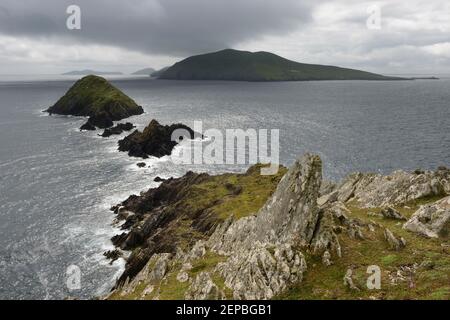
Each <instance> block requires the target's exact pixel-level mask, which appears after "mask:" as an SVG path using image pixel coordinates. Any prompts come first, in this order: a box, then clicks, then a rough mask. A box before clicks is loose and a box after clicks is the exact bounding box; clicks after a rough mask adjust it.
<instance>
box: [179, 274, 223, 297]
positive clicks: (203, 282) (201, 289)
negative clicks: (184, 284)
mask: <svg viewBox="0 0 450 320" xmlns="http://www.w3.org/2000/svg"><path fill="white" fill-rule="evenodd" d="M224 297H225V295H224V293H223V292H221V291H220V290H219V288H218V287H217V285H216V284H215V283H214V282H213V281H212V280H211V277H210V275H209V273H207V272H201V273H200V274H199V275H198V276H197V277H195V279H194V281H193V282H192V284H191V286H190V287H189V289H188V290H187V292H186V295H185V298H186V299H187V300H219V299H223V298H224Z"/></svg>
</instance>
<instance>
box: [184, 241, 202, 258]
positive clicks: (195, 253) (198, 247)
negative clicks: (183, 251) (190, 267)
mask: <svg viewBox="0 0 450 320" xmlns="http://www.w3.org/2000/svg"><path fill="white" fill-rule="evenodd" d="M205 254H206V247H205V243H204V242H203V241H201V240H200V241H197V242H196V243H195V244H194V247H193V248H192V250H191V252H190V253H189V255H188V256H187V257H186V260H196V259H200V258H202V257H203V256H204V255H205Z"/></svg>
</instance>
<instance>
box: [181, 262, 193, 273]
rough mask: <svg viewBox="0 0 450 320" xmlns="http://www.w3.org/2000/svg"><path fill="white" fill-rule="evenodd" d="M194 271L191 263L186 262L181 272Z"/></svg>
mask: <svg viewBox="0 0 450 320" xmlns="http://www.w3.org/2000/svg"><path fill="white" fill-rule="evenodd" d="M191 269H192V264H190V263H189V262H185V263H183V265H182V266H181V270H182V271H189V270H191Z"/></svg>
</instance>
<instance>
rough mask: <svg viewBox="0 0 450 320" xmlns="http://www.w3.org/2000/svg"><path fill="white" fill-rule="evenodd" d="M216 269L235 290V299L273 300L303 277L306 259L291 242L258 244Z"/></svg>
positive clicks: (238, 252) (234, 255)
mask: <svg viewBox="0 0 450 320" xmlns="http://www.w3.org/2000/svg"><path fill="white" fill-rule="evenodd" d="M272 252H273V253H272ZM216 271H217V272H219V273H220V274H221V275H222V277H223V278H224V279H225V285H226V286H227V287H228V288H230V289H232V290H233V298H234V299H245V300H248V299H270V298H272V297H273V296H274V295H275V294H277V293H280V292H282V291H283V290H284V289H286V288H287V286H288V285H290V284H292V283H297V282H300V281H301V280H302V279H303V273H304V272H305V271H306V261H305V258H304V256H303V254H302V253H301V252H298V251H295V250H294V249H293V248H292V247H291V246H290V245H288V244H284V245H278V246H276V247H275V248H273V247H265V246H263V245H257V246H255V247H254V248H253V249H252V250H237V252H236V253H234V254H233V255H231V256H230V258H229V259H228V260H227V261H226V262H222V263H219V264H218V265H217V267H216Z"/></svg>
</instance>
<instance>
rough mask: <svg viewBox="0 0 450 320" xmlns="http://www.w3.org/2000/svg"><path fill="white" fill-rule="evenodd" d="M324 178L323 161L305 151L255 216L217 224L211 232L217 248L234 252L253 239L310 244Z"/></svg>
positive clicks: (215, 248) (249, 243)
mask: <svg viewBox="0 0 450 320" xmlns="http://www.w3.org/2000/svg"><path fill="white" fill-rule="evenodd" d="M321 178H322V161H321V160H320V158H319V157H318V156H313V155H309V154H307V155H305V156H304V157H302V159H301V160H297V161H296V162H295V164H294V165H293V166H292V167H291V169H289V171H288V172H287V173H286V175H285V176H284V177H283V178H282V179H281V181H280V183H279V184H278V187H277V189H276V191H275V192H274V194H273V195H272V197H271V198H269V199H268V200H267V202H266V204H265V205H264V206H263V207H262V208H261V209H260V210H259V212H258V214H257V215H256V216H252V217H246V218H243V219H240V220H238V221H236V222H234V223H232V224H230V221H228V222H227V224H229V225H225V227H222V228H218V229H217V230H216V232H214V234H213V235H212V236H211V238H210V243H211V244H212V248H213V249H214V250H217V251H218V250H222V251H223V252H233V250H234V248H236V246H241V245H245V246H247V247H249V248H251V247H252V246H253V244H254V243H256V242H260V243H272V244H282V243H289V242H291V241H294V240H295V241H296V242H302V243H303V244H306V245H309V244H310V242H311V240H312V238H313V235H314V231H315V228H316V225H317V221H318V219H319V209H318V207H317V198H318V194H319V188H320V183H321Z"/></svg>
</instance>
